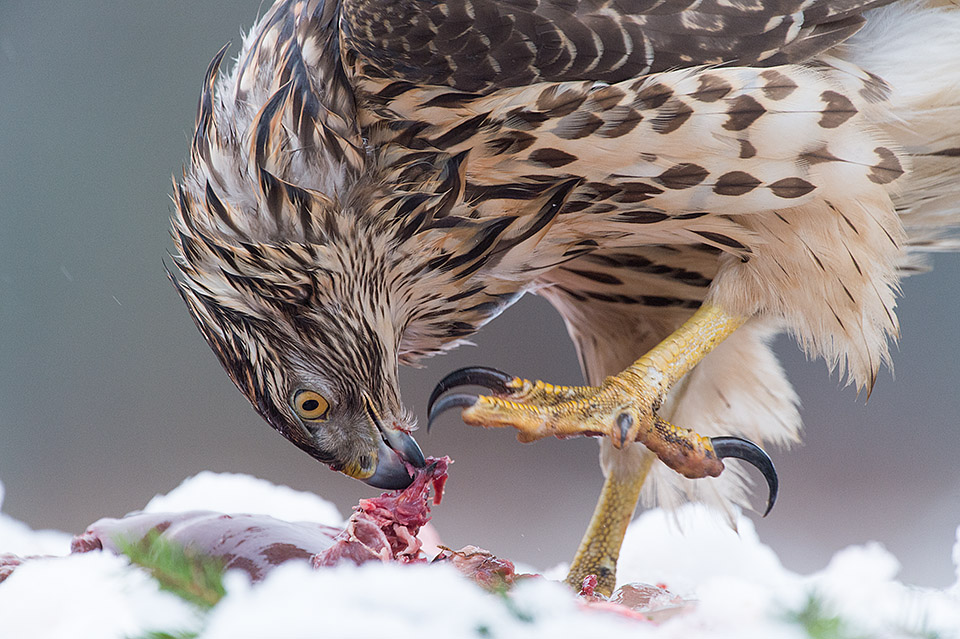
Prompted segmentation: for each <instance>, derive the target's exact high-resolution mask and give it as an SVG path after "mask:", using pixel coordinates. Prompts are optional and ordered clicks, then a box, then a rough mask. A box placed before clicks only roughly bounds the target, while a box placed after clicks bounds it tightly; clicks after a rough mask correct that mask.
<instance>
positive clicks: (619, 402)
mask: <svg viewBox="0 0 960 639" xmlns="http://www.w3.org/2000/svg"><path fill="white" fill-rule="evenodd" d="M638 363H639V362H638ZM466 385H473V386H481V387H485V388H487V389H489V390H490V391H491V394H489V395H473V394H464V393H454V394H446V392H447V391H448V390H451V389H453V388H456V387H459V386H466ZM665 392H666V389H665V388H663V384H660V383H658V372H657V369H656V368H655V367H647V368H646V370H643V369H641V368H639V367H638V366H637V365H636V364H635V365H634V366H631V367H629V368H627V369H626V370H625V371H623V372H622V373H620V374H619V375H615V376H613V377H608V378H606V379H605V380H604V381H603V383H601V384H600V385H599V386H555V385H553V384H548V383H545V382H542V381H534V382H531V381H529V380H526V379H522V378H519V377H514V376H512V375H508V374H506V373H503V372H501V371H498V370H495V369H491V368H485V367H472V368H463V369H460V370H458V371H454V372H453V373H451V374H449V375H447V376H446V377H445V378H444V379H442V380H441V381H440V383H439V384H438V385H437V387H436V388H435V389H434V391H433V394H432V395H431V397H430V401H429V405H428V409H427V410H428V413H429V421H430V422H431V423H432V422H433V421H434V420H435V419H436V417H437V416H438V415H439V414H440V413H442V412H444V411H446V410H448V409H450V408H461V409H463V412H462V418H463V421H464V422H465V423H467V424H469V425H471V426H484V427H505V426H510V427H513V428H516V429H517V431H518V432H517V439H519V440H520V441H521V442H531V441H535V440H538V439H542V438H544V437H551V436H553V437H560V438H565V437H574V436H577V435H585V436H606V437H609V438H610V439H611V441H612V443H613V445H614V446H615V447H617V448H622V447H624V446H627V445H629V444H631V443H632V442H634V441H637V442H640V443H642V444H643V445H644V446H646V447H647V448H648V449H649V450H650V451H651V452H653V453H654V454H656V456H657V457H658V458H659V459H660V460H661V461H662V462H663V463H665V464H666V465H667V466H669V467H670V468H672V469H673V470H675V471H676V472H678V473H680V474H682V475H683V476H685V477H688V478H691V479H696V478H701V477H708V476H709V477H716V476H718V475H719V474H720V473H721V472H722V471H723V467H724V466H723V462H722V461H721V460H722V459H723V458H725V457H736V458H739V459H743V460H745V461H747V462H749V463H750V464H752V465H753V466H755V467H756V468H757V469H759V470H760V471H761V472H762V473H763V476H764V478H765V479H766V481H767V485H768V487H769V490H770V497H769V499H768V505H767V512H769V510H770V508H772V507H773V502H774V500H775V499H776V493H777V474H776V470H775V469H774V466H773V462H772V461H771V460H770V458H769V457H768V456H767V454H766V453H765V452H764V451H763V450H762V449H761V448H760V447H759V446H757V445H756V444H753V443H752V442H750V441H747V440H745V439H741V438H738V437H712V438H711V437H704V436H702V435H700V434H698V433H696V432H694V431H692V430H689V429H686V428H681V427H678V426H675V425H673V424H671V423H670V422H668V421H666V420H664V419H662V418H661V417H660V416H659V415H657V410H658V409H659V407H660V405H661V403H662V401H663V396H664V395H665Z"/></svg>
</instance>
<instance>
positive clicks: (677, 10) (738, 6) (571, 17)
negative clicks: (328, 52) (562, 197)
mask: <svg viewBox="0 0 960 639" xmlns="http://www.w3.org/2000/svg"><path fill="white" fill-rule="evenodd" d="M887 1H888V0H813V1H811V0H776V1H772V2H759V1H753V2H727V1H723V0H706V1H701V0H696V1H694V0H659V1H657V0H654V1H632V2H631V1H627V0H509V1H506V2H503V1H499V2H498V1H493V0H456V1H454V2H433V1H428V0H401V1H394V0H346V1H345V2H344V3H343V8H342V15H343V22H342V23H341V24H342V26H341V28H342V30H343V32H344V35H345V43H346V44H347V46H348V47H350V48H351V49H353V50H354V51H356V52H357V53H358V54H359V56H360V57H361V58H362V59H363V61H364V62H365V63H366V64H367V69H366V73H368V74H370V75H380V76H381V77H385V78H391V79H394V80H399V81H405V82H412V83H416V84H433V85H444V86H450V87H453V88H455V89H457V90H460V91H488V90H490V89H491V88H503V87H511V86H524V85H528V84H531V83H534V82H553V81H566V80H597V81H604V82H619V81H622V80H626V79H628V78H635V77H639V76H641V75H644V74H647V73H655V72H658V71H666V70H670V69H676V68H683V67H688V66H693V65H699V64H721V63H728V62H732V63H736V64H740V65H745V66H746V65H750V66H772V65H778V64H786V63H794V62H799V61H803V60H807V59H809V58H811V57H813V56H814V55H816V54H818V53H820V52H822V51H825V50H826V49H828V48H830V47H832V46H834V45H836V44H837V43H839V42H842V41H843V40H845V39H846V38H848V37H849V36H850V35H852V34H853V33H855V32H856V31H857V30H858V29H859V28H860V26H861V25H862V23H863V19H862V18H861V16H860V12H862V11H863V10H865V9H868V8H870V7H873V6H878V5H881V4H884V3H885V2H887Z"/></svg>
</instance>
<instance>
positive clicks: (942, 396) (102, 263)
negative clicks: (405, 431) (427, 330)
mask: <svg viewBox="0 0 960 639" xmlns="http://www.w3.org/2000/svg"><path fill="white" fill-rule="evenodd" d="M259 10H260V7H259V5H258V2H256V1H255V0H249V1H240V2H238V1H236V0H231V1H226V0H217V1H208V2H202V1H186V0H176V1H169V0H168V1H166V2H143V1H131V2H120V1H117V0H114V1H112V2H111V1H107V0H87V1H85V2H60V1H58V2H51V1H49V0H0V481H2V482H3V483H4V485H5V486H6V494H7V497H6V501H5V503H4V506H3V509H4V511H5V512H7V513H9V514H11V515H13V516H14V517H17V518H19V519H21V520H23V521H25V522H27V523H28V524H29V525H30V526H32V527H34V528H46V527H51V528H58V529H62V530H67V531H71V532H79V531H81V530H82V529H83V528H84V527H85V526H86V525H87V524H88V523H90V522H92V521H94V520H95V519H98V518H100V517H103V516H119V515H122V514H124V513H126V512H128V511H130V510H134V509H136V508H138V507H140V506H142V505H143V504H145V503H146V501H147V500H148V499H149V498H150V497H151V496H153V495H154V494H155V493H158V492H166V491H169V490H170V489H172V488H174V487H175V486H176V485H177V484H178V483H179V482H180V481H181V480H182V479H184V478H185V477H187V476H189V475H192V474H195V473H197V472H199V471H201V470H204V469H212V470H217V471H237V472H246V473H252V474H254V475H258V476H260V477H263V478H266V479H269V480H271V481H273V482H277V483H283V484H288V485H290V486H293V487H295V488H299V489H304V490H311V491H316V492H318V493H320V494H322V495H324V496H326V497H328V498H330V499H332V500H333V501H335V502H336V503H337V504H338V506H339V507H340V509H341V511H343V512H348V511H349V508H350V506H351V505H353V504H354V503H355V502H356V500H357V499H358V498H360V497H363V496H370V495H372V494H374V491H373V490H372V489H370V488H367V487H366V486H364V485H363V484H360V483H359V482H355V481H353V480H350V479H348V478H346V477H344V476H341V475H339V474H337V473H333V472H331V471H329V470H327V469H326V468H325V467H323V466H320V465H318V464H317V463H315V462H314V461H312V460H311V459H310V458H308V457H307V456H306V455H304V454H302V453H300V452H299V451H298V450H296V449H295V448H294V447H293V446H292V445H290V444H288V443H287V442H286V441H285V440H284V439H283V438H281V437H280V436H279V435H277V434H276V433H274V432H273V431H272V430H270V429H269V428H268V427H267V425H266V424H265V423H264V422H262V421H260V419H259V418H258V417H257V416H256V415H255V414H254V412H253V410H252V409H251V408H250V407H249V405H248V404H247V402H246V401H245V400H244V399H243V398H242V397H241V396H240V395H239V393H238V392H237V391H236V390H235V389H234V388H233V386H232V385H231V383H230V382H229V380H228V379H227V377H226V375H224V374H223V373H222V372H221V370H220V368H219V365H218V363H217V361H216V360H215V358H214V356H213V354H212V353H211V352H209V350H208V349H207V347H206V345H205V344H204V343H203V341H202V340H201V338H200V335H199V334H198V333H197V331H196V330H195V328H194V327H193V325H192V323H191V321H190V319H189V317H188V316H187V313H186V311H185V309H184V308H182V305H181V303H180V301H179V300H178V299H177V296H176V294H175V292H174V290H173V288H172V287H171V286H170V284H169V283H168V282H167V280H166V277H165V275H164V272H163V268H162V261H163V260H164V259H165V257H166V251H167V250H168V249H169V248H170V246H171V243H170V240H169V237H168V235H167V217H168V215H169V212H170V210H171V206H170V201H169V197H168V194H169V193H170V179H171V175H172V174H174V173H176V172H178V171H179V169H180V166H181V164H182V162H183V160H184V159H185V157H186V152H187V147H188V137H189V135H190V133H191V131H192V125H193V117H194V111H195V107H196V101H197V96H198V94H199V89H200V83H201V79H202V77H203V72H204V69H205V67H206V65H207V63H208V61H209V60H210V58H211V57H212V56H213V55H214V54H215V53H216V52H217V50H218V49H219V48H220V46H221V45H223V44H224V43H225V42H227V41H232V42H233V47H232V49H231V52H230V54H229V55H230V56H235V55H236V53H237V51H238V50H239V42H240V36H239V34H240V31H241V28H248V27H249V26H250V25H251V24H252V23H253V22H254V20H255V18H256V16H257V15H258V11H259ZM935 265H936V270H935V272H934V273H933V274H928V275H923V276H919V277H914V278H911V279H909V280H908V281H906V282H905V284H904V294H903V299H902V306H901V310H900V318H901V323H902V325H903V337H902V340H901V341H900V345H899V349H898V350H899V352H897V353H896V354H895V360H896V380H894V379H893V378H892V376H891V375H890V374H889V372H884V373H883V374H882V375H881V377H880V380H879V382H878V383H877V386H876V388H875V389H874V393H873V396H872V397H871V398H870V401H869V402H867V403H866V404H864V401H863V399H862V398H860V399H857V398H856V397H855V393H854V392H852V391H851V390H849V389H848V390H846V391H843V390H840V389H839V388H838V383H837V380H836V379H835V378H833V379H831V378H830V376H829V375H828V374H827V370H826V367H825V365H824V364H823V363H822V362H813V363H808V362H805V361H804V358H803V356H802V354H800V353H799V352H798V350H797V349H796V347H795V346H794V345H793V344H792V343H791V342H789V341H787V340H781V341H780V342H779V348H778V350H779V352H780V353H781V355H782V358H783V361H784V364H785V366H786V367H787V369H788V370H789V372H790V375H791V377H792V379H793V381H794V383H795V384H796V386H797V388H798V390H799V393H800V395H801V397H802V400H803V407H804V418H805V422H806V442H807V443H806V445H805V446H803V447H800V448H797V449H795V450H792V451H789V452H783V451H778V452H776V453H775V460H776V463H777V467H778V468H779V470H780V473H781V483H782V492H781V496H780V501H779V503H778V504H777V507H776V509H775V510H774V511H773V513H772V514H771V516H770V517H768V518H767V519H765V520H762V521H758V524H757V525H758V529H759V533H760V536H761V538H762V539H763V540H764V541H765V542H767V543H768V544H770V545H772V546H773V547H774V549H776V551H777V552H778V553H779V555H780V557H781V559H782V560H783V562H784V563H785V564H786V565H787V566H788V567H789V568H792V569H795V570H800V571H812V570H816V569H818V568H821V567H823V566H824V565H825V564H826V562H827V561H828V560H829V558H830V556H831V555H832V554H833V553H834V552H835V551H837V550H838V549H840V548H842V547H844V546H846V545H848V544H853V543H862V542H866V541H869V540H879V541H880V542H882V543H883V544H884V545H885V546H886V547H887V548H889V549H890V550H891V551H892V552H893V553H895V554H896V556H897V557H898V558H899V559H900V560H901V562H902V563H903V571H902V573H901V574H902V577H903V578H904V579H905V580H907V581H910V582H913V583H916V584H920V585H929V586H944V585H946V584H949V583H952V581H953V567H952V564H951V561H950V549H951V546H952V544H953V541H954V533H955V529H956V527H957V526H958V525H960V465H958V463H957V459H958V457H960V427H958V424H957V418H958V415H960V392H958V382H960V365H958V360H960V328H958V322H957V318H958V317H960V299H958V294H957V293H958V290H960V289H958V282H960V277H958V275H960V257H958V256H956V255H940V256H937V258H936V260H935ZM476 343H477V347H476V348H464V349H460V350H459V351H457V352H455V353H453V354H451V355H449V356H447V357H441V358H437V359H434V360H432V361H431V362H430V365H429V368H427V369H425V370H407V371H405V379H404V397H405V399H406V401H407V403H408V404H409V405H410V406H411V407H412V408H414V409H415V410H416V411H417V412H418V413H419V414H420V415H421V416H422V414H423V407H424V405H425V403H426V398H427V396H428V394H429V391H430V389H431V388H432V386H433V384H434V383H435V382H436V381H437V380H438V379H439V378H440V377H441V376H442V375H443V374H445V373H446V372H448V371H450V370H453V369H454V368H457V367H459V366H463V365H467V364H475V363H483V364H487V365H492V366H496V367H499V368H502V369H504V370H508V371H511V372H516V373H517V374H522V375H525V376H528V377H542V378H544V379H547V380H550V381H554V382H578V381H579V380H580V376H579V371H578V369H577V364H576V360H575V357H574V354H573V349H572V347H571V345H570V344H569V342H568V340H567V338H566V336H565V333H564V329H563V326H562V324H561V322H560V320H559V318H558V316H556V314H555V313H553V311H552V310H551V309H550V308H549V307H548V306H547V305H546V303H544V302H542V301H541V300H538V299H536V298H529V297H528V298H526V299H524V300H522V301H521V302H520V303H519V304H517V305H516V306H515V307H514V308H512V309H511V310H510V311H508V312H507V313H506V314H505V315H504V316H503V317H502V318H500V319H499V320H498V321H496V322H494V323H493V324H491V325H490V326H489V327H488V328H487V329H485V330H484V331H483V332H482V333H481V334H480V335H479V336H478V338H477V339H476ZM419 440H420V442H421V445H422V446H423V448H424V450H425V452H427V453H428V454H436V455H439V454H448V455H450V456H452V457H453V458H454V459H455V460H456V465H455V466H454V467H453V471H452V473H453V474H452V478H451V479H450V481H449V484H448V488H447V499H446V500H445V501H444V503H443V505H442V506H441V507H439V508H438V509H436V511H435V519H434V521H435V523H436V525H437V527H438V528H439V530H440V532H441V533H442V534H443V536H444V538H445V541H446V543H447V544H450V545H451V546H454V547H458V546H460V545H464V544H468V543H474V544H478V545H482V546H485V547H487V548H488V549H490V550H492V551H494V552H496V553H498V554H501V555H503V556H506V557H509V558H511V559H514V560H521V561H525V562H529V563H531V564H533V565H534V566H538V567H541V568H543V567H548V566H551V565H553V564H555V563H556V562H558V561H561V560H568V559H569V558H571V557H572V555H573V552H574V550H575V549H576V545H577V542H578V540H579V537H580V534H581V533H582V532H583V529H584V527H585V525H586V522H587V520H588V518H589V516H590V513H591V512H592V508H593V503H594V500H595V498H596V495H597V494H598V491H599V488H600V485H601V481H602V478H601V475H600V471H599V468H598V465H597V445H596V442H593V441H590V440H569V441H564V442H560V441H545V442H541V443H537V444H531V445H520V444H518V443H517V442H516V441H515V440H514V438H513V435H512V434H511V433H509V432H495V431H482V430H472V429H469V428H468V427H466V426H463V425H462V424H459V423H458V422H457V420H455V419H453V418H451V419H448V420H445V421H444V422H443V423H442V424H440V425H439V427H438V428H436V429H434V432H433V433H431V434H430V435H427V434H426V433H421V435H420V436H419ZM762 499H763V497H762V496H760V495H758V496H757V499H756V500H757V503H758V504H759V503H760V502H761V500H762ZM2 550H3V549H2V548H0V551H2Z"/></svg>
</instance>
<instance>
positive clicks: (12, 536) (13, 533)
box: [0, 483, 70, 556]
mask: <svg viewBox="0 0 960 639" xmlns="http://www.w3.org/2000/svg"><path fill="white" fill-rule="evenodd" d="M4 494H5V493H4V488H3V484H2V483H0V508H2V507H3V497H4ZM68 552H70V535H68V534H67V533H63V532H60V531H58V530H31V529H30V527H29V526H27V525H26V524H25V523H23V522H21V521H17V520H16V519H14V518H13V517H10V516H9V515H5V514H4V513H2V512H0V555H2V554H5V553H10V554H14V555H21V556H25V555H65V554H67V553H68Z"/></svg>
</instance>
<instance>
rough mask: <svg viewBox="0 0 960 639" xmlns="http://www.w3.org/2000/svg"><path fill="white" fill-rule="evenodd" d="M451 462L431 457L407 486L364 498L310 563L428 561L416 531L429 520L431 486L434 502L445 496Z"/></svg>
mask: <svg viewBox="0 0 960 639" xmlns="http://www.w3.org/2000/svg"><path fill="white" fill-rule="evenodd" d="M449 463H450V458H449V457H441V458H439V459H433V458H430V459H428V460H427V466H426V468H424V469H423V470H422V471H418V474H417V475H416V478H415V479H414V480H413V483H412V484H410V486H408V487H407V488H405V489H403V490H399V491H394V492H390V493H384V494H382V495H380V496H379V497H374V498H373V499H361V500H360V503H359V504H358V505H357V506H356V508H355V512H354V513H353V515H351V517H350V519H349V520H348V521H347V525H346V527H345V528H344V529H343V531H342V532H341V533H340V534H339V535H337V538H336V539H335V540H334V544H333V545H332V546H331V547H330V548H328V549H327V550H325V551H323V552H320V553H318V554H317V555H316V556H314V557H313V559H312V560H311V563H312V564H313V565H314V567H316V568H321V567H324V566H333V565H335V564H337V563H339V562H340V561H342V560H345V559H346V560H349V561H352V562H353V563H355V564H362V563H364V562H366V561H374V560H379V561H399V562H402V563H411V562H419V561H425V558H424V556H423V554H422V553H421V552H420V548H421V547H422V546H423V544H422V542H421V541H420V540H419V539H418V538H417V533H418V532H420V528H421V527H422V526H423V525H425V524H426V523H427V522H428V521H430V505H431V504H430V502H431V500H430V499H429V492H430V488H431V487H432V488H433V500H432V501H433V504H439V503H440V500H441V499H442V498H443V485H444V483H446V481H447V466H448V464H449Z"/></svg>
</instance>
